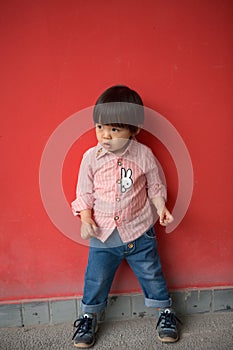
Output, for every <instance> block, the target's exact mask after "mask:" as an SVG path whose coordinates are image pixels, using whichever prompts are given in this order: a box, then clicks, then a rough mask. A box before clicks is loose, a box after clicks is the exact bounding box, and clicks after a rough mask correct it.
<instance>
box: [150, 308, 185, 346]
mask: <svg viewBox="0 0 233 350" xmlns="http://www.w3.org/2000/svg"><path fill="white" fill-rule="evenodd" d="M177 321H178V322H179V323H181V321H180V320H179V319H178V318H177V317H176V315H175V314H174V313H173V312H172V311H171V310H170V309H162V310H160V312H159V319H158V323H157V326H156V329H158V337H159V340H161V341H162V342H164V343H174V342H176V341H177V340H178V339H179V336H178V330H177Z"/></svg>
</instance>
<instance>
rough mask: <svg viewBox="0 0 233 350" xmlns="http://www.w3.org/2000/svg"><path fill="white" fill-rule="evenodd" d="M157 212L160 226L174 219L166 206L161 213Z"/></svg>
mask: <svg viewBox="0 0 233 350" xmlns="http://www.w3.org/2000/svg"><path fill="white" fill-rule="evenodd" d="M158 214H159V223H160V225H162V226H167V225H168V224H170V223H171V222H172V221H173V220H174V218H173V216H172V215H171V213H170V212H169V210H168V209H167V208H166V207H164V208H163V210H162V211H161V213H158Z"/></svg>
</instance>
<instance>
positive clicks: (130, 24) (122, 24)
mask: <svg viewBox="0 0 233 350" xmlns="http://www.w3.org/2000/svg"><path fill="white" fill-rule="evenodd" d="M232 7H233V5H232V1H230V0H212V1H203V0H195V1H194V0H190V1H185V0H183V1H182V0H181V1H164V0H144V1H142V0H138V1H135V0H118V1H114V2H112V1H104V0H99V1H81V0H67V1H65V0H60V1H58V0H57V1H52V0H50V1H45V0H44V1H43V0H34V1H29V0H21V1H19V0H11V1H6V0H5V1H1V5H0V17H1V21H0V23H1V28H0V31H1V55H0V62H1V63H0V67H1V94H0V98H1V126H0V130H1V137H0V142H1V174H0V186H1V210H0V213H1V254H0V269H1V277H0V284H1V297H2V300H4V301H9V300H17V299H21V298H22V299H24V298H40V297H56V296H72V295H76V294H81V293H82V287H83V275H84V272H85V264H86V261H87V253H88V248H87V247H86V246H84V245H81V244H78V243H76V242H75V241H73V240H71V239H69V238H67V237H66V236H65V235H64V234H63V233H61V232H60V231H59V230H58V229H57V227H56V226H55V225H54V224H53V223H52V222H51V220H50V219H49V217H48V215H47V213H46V211H45V209H44V206H43V203H42V200H41V196H40V188H39V166H40V161H41V156H42V153H43V151H44V148H45V145H46V143H47V141H48V139H49V137H50V136H51V134H52V133H53V131H54V130H55V129H56V128H57V127H58V126H59V125H60V124H61V123H62V122H63V121H64V120H66V119H67V118H69V116H70V115H72V114H73V113H75V112H77V111H79V110H82V109H83V108H86V107H88V106H91V105H93V104H94V102H95V100H96V98H97V97H98V95H99V94H100V93H101V92H102V91H103V90H104V89H105V88H107V87H109V86H110V85H112V84H118V83H122V84H127V85H129V86H131V87H132V88H134V89H136V90H137V91H138V92H139V93H140V94H141V95H142V97H143V100H144V103H145V104H146V105H147V106H148V107H150V108H153V109H155V110H157V111H158V112H159V113H161V114H162V115H163V116H165V117H166V118H167V119H168V120H169V121H170V122H171V123H172V124H173V126H174V127H175V128H176V129H177V131H178V132H179V134H180V135H181V137H182V139H183V140H184V142H185V144H186V146H187V148H188V151H189V153H190V156H191V160H192V165H193V170H194V190H193V196H192V200H191V204H190V206H189V209H188V211H187V214H186V216H185V217H184V219H183V221H182V222H181V223H180V225H179V226H178V228H177V229H176V230H175V231H173V232H172V233H170V234H166V233H165V232H164V229H163V228H159V227H157V226H156V228H157V233H158V240H159V249H160V254H161V259H162V262H163V266H164V272H165V275H166V277H167V282H168V285H169V287H170V288H179V289H181V288H186V287H213V286H229V285H232V284H233V273H232V260H233V259H232V258H233V256H232V255H233V253H232V247H233V235H232V223H231V219H232V191H231V183H232V157H231V150H232V142H231V140H232V112H233V111H232V92H233V91H232V62H233V57H232V56H233V54H232V33H233V28H232V23H233V21H232V10H233V9H232ZM90 135H93V132H91V131H90V132H89V133H87V135H84V136H83V137H82V138H81V139H80V140H79V141H77V143H76V144H75V146H74V147H72V149H71V151H70V152H69V153H68V155H67V157H66V160H65V162H64V167H63V170H62V171H63V185H64V191H65V195H66V197H67V201H68V202H69V201H71V200H72V199H73V197H74V193H75V188H74V187H75V181H76V175H77V170H78V169H77V167H78V164H79V161H80V157H81V151H82V150H84V149H86V148H87V147H89V146H90V145H91V144H93V142H94V141H93V140H92V141H90ZM140 140H142V141H145V142H147V143H149V145H151V147H152V148H153V150H154V149H155V151H156V156H157V158H158V159H159V161H160V162H161V164H162V166H163V169H164V172H165V174H166V179H167V184H168V188H169V198H170V205H168V206H170V209H172V206H173V205H174V202H175V198H176V195H177V187H178V180H177V174H176V169H175V167H174V164H173V162H172V159H170V158H169V154H168V152H167V151H166V150H165V148H164V146H163V145H161V144H160V143H159V142H157V141H156V140H154V139H153V137H151V136H150V134H148V133H146V132H145V131H144V132H143V133H142V135H141V137H140ZM94 143H95V142H94ZM155 146H156V147H155ZM54 205H56V203H54ZM78 234H79V233H78V230H77V235H78ZM112 291H113V292H116V293H120V292H133V291H140V288H139V285H138V283H137V281H136V279H135V277H134V276H133V274H132V273H131V271H130V270H129V268H128V266H127V265H126V264H125V263H124V264H123V265H122V266H121V268H120V269H119V271H118V273H117V276H116V278H115V281H114V284H113V288H112Z"/></svg>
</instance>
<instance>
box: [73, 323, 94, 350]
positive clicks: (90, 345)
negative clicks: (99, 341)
mask: <svg viewBox="0 0 233 350" xmlns="http://www.w3.org/2000/svg"><path fill="white" fill-rule="evenodd" d="M98 328H99V327H98V324H97V325H96V328H95V334H96V332H97V331H98ZM94 344H95V338H94V340H93V342H92V343H91V344H85V343H77V344H75V343H74V346H75V347H76V348H79V349H88V348H91V347H92V346H93V345H94Z"/></svg>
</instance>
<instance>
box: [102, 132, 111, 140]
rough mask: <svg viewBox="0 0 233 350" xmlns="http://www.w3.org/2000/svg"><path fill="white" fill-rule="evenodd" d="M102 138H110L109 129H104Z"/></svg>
mask: <svg viewBox="0 0 233 350" xmlns="http://www.w3.org/2000/svg"><path fill="white" fill-rule="evenodd" d="M103 138H104V139H110V138H111V133H110V131H109V130H104V132H103Z"/></svg>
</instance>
